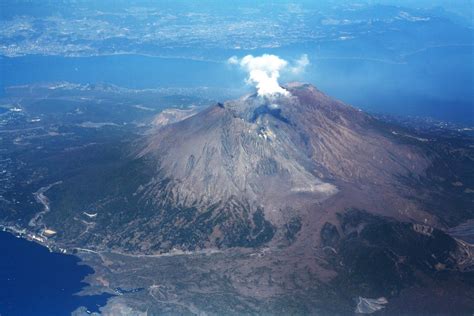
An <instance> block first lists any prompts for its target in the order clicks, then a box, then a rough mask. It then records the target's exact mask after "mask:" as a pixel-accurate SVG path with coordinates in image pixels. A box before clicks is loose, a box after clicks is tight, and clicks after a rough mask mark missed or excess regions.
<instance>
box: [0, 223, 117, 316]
mask: <svg viewBox="0 0 474 316" xmlns="http://www.w3.org/2000/svg"><path fill="white" fill-rule="evenodd" d="M0 256H1V257H0V258H1V260H0V315H2V316H8V315H22V316H23V315H24V316H28V315H70V314H71V312H72V311H73V310H75V309H76V308H77V307H79V306H86V307H87V308H88V309H89V310H90V311H98V307H99V306H102V305H105V303H106V300H107V298H108V297H110V296H109V295H98V296H77V295H74V294H75V293H77V292H78V291H80V290H81V289H82V288H83V287H84V286H85V285H86V284H85V283H83V282H82V280H83V279H84V277H85V276H87V275H88V274H91V273H93V270H92V269H91V268H90V267H88V266H84V265H78V263H79V259H78V258H77V257H75V256H71V255H62V254H57V253H51V252H49V250H48V249H47V248H45V247H43V246H40V245H38V244H35V243H33V242H29V241H27V240H24V239H21V238H16V237H15V236H13V235H11V234H9V233H5V232H0Z"/></svg>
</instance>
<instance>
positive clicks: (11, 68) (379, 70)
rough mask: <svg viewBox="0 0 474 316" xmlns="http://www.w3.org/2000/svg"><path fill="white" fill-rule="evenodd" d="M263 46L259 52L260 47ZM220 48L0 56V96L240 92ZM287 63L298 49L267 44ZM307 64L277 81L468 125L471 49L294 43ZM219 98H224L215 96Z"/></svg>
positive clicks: (379, 108)
mask: <svg viewBox="0 0 474 316" xmlns="http://www.w3.org/2000/svg"><path fill="white" fill-rule="evenodd" d="M266 52H267V51H266ZM260 53H264V51H262V52H253V51H245V52H244V51H229V52H227V53H226V52H224V53H222V52H220V53H219V56H214V57H212V56H207V57H209V58H207V59H206V58H190V57H179V58H178V57H172V58H170V57H160V56H147V55H137V54H116V55H104V56H89V57H64V56H42V55H26V56H20V57H4V56H0V96H1V94H2V93H4V88H5V87H7V86H11V85H23V84H31V83H38V82H43V83H46V82H60V81H68V82H73V83H111V84H115V85H117V86H121V87H125V88H132V89H148V88H159V87H173V88H175V87H186V88H190V87H210V88H223V89H234V90H239V91H240V90H242V89H244V88H247V89H249V90H251V89H252V87H250V86H248V85H247V84H246V80H245V79H246V74H245V72H244V71H242V70H241V69H238V67H236V66H235V65H234V66H232V65H230V64H229V63H227V62H226V61H227V59H226V57H224V56H227V55H228V56H227V58H228V57H231V56H232V55H237V56H238V57H242V56H244V55H246V54H254V55H255V54H260ZM267 53H274V54H277V55H279V56H281V57H282V58H285V59H287V60H289V61H291V60H292V59H295V58H297V57H299V55H298V54H296V53H294V52H293V51H292V52H288V51H285V50H276V51H272V50H269V51H268V52H267ZM299 53H300V54H302V53H306V54H307V55H308V57H309V60H310V65H309V66H308V67H307V68H306V70H305V71H304V72H303V73H299V74H296V75H295V74H291V73H289V72H286V73H285V72H283V73H281V80H280V81H281V82H282V83H285V82H290V81H303V82H309V83H312V84H314V85H315V86H316V87H318V88H319V89H320V90H322V91H323V92H325V93H327V94H329V95H330V96H331V97H333V98H336V99H340V100H341V101H343V102H346V103H348V104H351V105H353V106H355V107H358V108H360V109H362V110H365V111H368V112H371V113H377V114H393V115H401V116H419V117H431V118H434V119H437V120H441V121H451V122H456V123H465V124H474V89H473V88H472V87H474V77H473V76H472V74H473V73H474V62H473V56H474V47H473V46H447V47H431V48H427V49H425V50H421V51H418V52H415V53H413V54H410V55H407V56H402V57H397V58H392V57H391V58H388V57H374V58H370V57H357V56H355V57H344V58H343V57H331V56H321V55H319V54H318V52H317V51H314V48H312V47H301V51H300V52H299ZM222 101H225V100H222Z"/></svg>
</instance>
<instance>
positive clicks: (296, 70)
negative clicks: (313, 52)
mask: <svg viewBox="0 0 474 316" xmlns="http://www.w3.org/2000/svg"><path fill="white" fill-rule="evenodd" d="M308 65H309V59H308V55H306V54H303V55H301V57H300V58H299V59H297V60H296V61H295V65H294V66H293V67H291V72H292V73H293V74H295V75H298V74H300V73H302V72H303V71H304V70H305V68H306V67H307V66H308Z"/></svg>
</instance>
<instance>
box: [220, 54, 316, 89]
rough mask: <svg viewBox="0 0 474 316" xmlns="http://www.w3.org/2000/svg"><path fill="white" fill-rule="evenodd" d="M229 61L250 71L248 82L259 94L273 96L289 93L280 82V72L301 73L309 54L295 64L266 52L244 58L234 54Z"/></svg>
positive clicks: (306, 63)
mask: <svg viewBox="0 0 474 316" xmlns="http://www.w3.org/2000/svg"><path fill="white" fill-rule="evenodd" d="M228 62H229V63H230V64H233V65H239V66H240V67H242V69H244V70H245V71H247V72H248V77H247V83H249V84H253V85H255V87H256V88H257V93H258V95H259V96H262V97H263V96H265V97H272V96H275V95H285V96H287V95H289V94H290V93H289V92H288V91H287V90H285V89H283V88H282V87H281V86H280V84H279V83H278V78H279V77H280V72H282V71H285V70H286V71H290V72H291V73H293V74H299V73H301V72H302V71H303V70H304V68H305V67H306V66H307V65H308V64H309V60H308V56H307V55H302V56H301V58H300V59H298V60H297V61H296V62H295V63H294V65H293V66H291V67H290V66H289V64H288V62H287V61H286V60H284V59H282V58H280V57H278V56H276V55H269V54H264V55H261V56H256V57H254V56H252V55H247V56H245V57H243V58H242V59H239V58H237V57H236V56H232V57H231V58H229V59H228Z"/></svg>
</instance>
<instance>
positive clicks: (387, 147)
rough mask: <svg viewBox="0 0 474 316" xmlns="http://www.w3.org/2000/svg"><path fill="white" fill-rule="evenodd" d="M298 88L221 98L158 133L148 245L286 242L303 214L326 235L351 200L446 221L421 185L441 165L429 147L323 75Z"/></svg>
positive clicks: (144, 150) (146, 210)
mask: <svg viewBox="0 0 474 316" xmlns="http://www.w3.org/2000/svg"><path fill="white" fill-rule="evenodd" d="M286 89H287V90H288V91H289V93H290V94H289V96H275V97H271V98H266V97H260V96H257V95H247V96H244V97H242V98H240V99H238V100H232V101H228V102H225V103H223V104H222V103H218V104H215V105H213V106H210V107H209V108H207V109H205V110H203V111H201V112H199V113H198V114H195V115H193V116H190V117H188V116H186V117H184V119H182V120H178V121H175V122H173V123H170V124H167V125H166V124H160V126H159V128H156V129H155V130H154V131H152V132H151V133H150V134H149V135H148V136H147V139H146V140H145V141H144V145H142V146H141V149H139V150H138V153H137V154H136V157H135V159H136V160H138V161H144V162H146V165H147V170H148V174H149V175H152V176H151V178H150V179H149V181H147V182H146V183H141V184H140V186H139V187H138V188H137V190H136V192H134V193H133V194H134V196H135V197H136V198H137V204H138V205H140V211H139V212H138V213H137V214H142V215H137V218H136V219H137V220H139V221H142V220H143V219H144V218H146V222H143V225H144V226H145V227H148V228H147V230H150V231H153V230H155V229H159V231H160V232H161V233H160V234H159V235H158V236H153V237H151V238H152V239H153V242H151V243H150V239H149V238H150V236H148V237H147V238H146V244H147V245H149V246H151V247H152V249H154V250H157V249H160V250H163V249H164V250H166V249H169V248H170V247H182V248H184V249H187V250H194V249H201V248H208V247H218V248H221V247H234V246H239V247H255V246H261V245H263V244H265V243H275V244H280V243H282V242H287V241H284V239H285V238H284V237H285V236H288V234H290V235H291V232H288V227H291V226H292V225H291V223H293V224H294V223H296V222H298V223H300V224H297V226H302V227H301V228H304V229H303V230H302V231H303V232H304V231H306V232H309V233H310V235H311V236H307V238H309V239H315V242H317V241H318V240H319V235H318V234H315V231H317V229H318V228H321V227H322V224H323V223H324V222H326V221H331V220H334V219H335V216H336V213H337V212H343V211H344V210H345V209H348V208H357V209H364V210H368V211H370V212H375V213H380V214H382V215H386V216H390V217H394V218H398V219H403V220H415V221H419V222H422V223H425V224H433V225H434V224H436V222H437V218H436V217H434V216H432V215H431V214H430V213H429V212H427V211H426V210H424V209H423V207H422V206H421V205H420V204H419V203H417V202H416V201H415V199H414V196H413V190H412V187H411V186H410V185H409V182H410V181H411V182H413V181H415V182H416V181H419V180H420V179H421V178H422V177H423V176H424V175H425V171H426V169H427V168H428V167H429V166H430V164H431V162H430V159H429V158H428V157H427V153H426V152H425V151H424V150H423V149H422V148H421V147H419V146H416V144H413V143H412V142H407V141H406V139H403V138H402V137H400V136H397V133H396V132H394V130H393V129H392V128H391V126H388V125H386V124H382V123H381V122H380V121H378V120H376V119H374V118H373V117H372V116H370V115H368V114H365V113H364V112H362V111H360V110H358V109H356V108H353V107H351V106H348V105H346V104H344V103H342V102H340V101H337V100H334V99H332V98H330V97H329V96H327V95H325V94H324V93H322V92H321V91H319V90H318V89H316V88H315V87H314V86H311V85H309V84H299V83H293V84H289V85H288V86H287V87H286ZM158 120H159V118H158ZM161 121H163V120H161ZM163 125H164V126H163ZM144 214H146V215H144ZM303 224H304V225H303ZM303 226H304V227H303ZM140 235H141V236H143V234H140ZM177 236H179V237H177ZM143 237H144V236H143Z"/></svg>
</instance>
